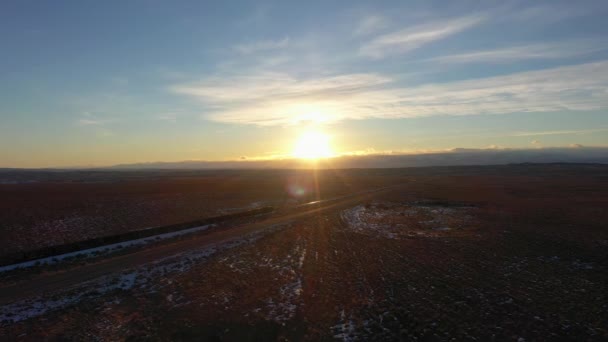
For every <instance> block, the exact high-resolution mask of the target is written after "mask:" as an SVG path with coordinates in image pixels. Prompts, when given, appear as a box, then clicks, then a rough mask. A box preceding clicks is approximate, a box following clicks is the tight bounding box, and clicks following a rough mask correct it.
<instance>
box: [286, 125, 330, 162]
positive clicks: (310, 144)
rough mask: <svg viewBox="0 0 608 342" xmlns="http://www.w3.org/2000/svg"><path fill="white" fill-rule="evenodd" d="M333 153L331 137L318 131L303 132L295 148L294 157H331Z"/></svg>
mask: <svg viewBox="0 0 608 342" xmlns="http://www.w3.org/2000/svg"><path fill="white" fill-rule="evenodd" d="M333 155H334V153H333V151H332V148H331V145H330V137H329V136H328V135H327V134H325V133H321V132H317V131H309V132H306V133H304V134H302V135H301V136H300V138H299V139H298V141H297V142H296V145H295V147H294V150H293V156H294V157H296V158H303V159H318V158H329V157H332V156H333Z"/></svg>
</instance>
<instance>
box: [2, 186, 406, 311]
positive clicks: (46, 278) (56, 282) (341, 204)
mask: <svg viewBox="0 0 608 342" xmlns="http://www.w3.org/2000/svg"><path fill="white" fill-rule="evenodd" d="M400 186H401V185H396V186H393V187H386V188H382V189H376V190H371V191H366V192H363V193H357V194H353V195H349V196H345V197H342V198H340V199H334V200H327V201H321V202H318V203H315V204H311V205H309V206H307V207H300V209H299V210H301V211H300V212H288V213H284V214H282V215H280V216H274V217H270V218H267V219H265V220H263V221H261V222H256V223H251V224H245V225H240V226H235V227H230V228H223V229H220V230H217V231H213V230H211V231H209V233H207V234H204V235H193V236H191V237H189V238H186V239H183V240H178V241H176V242H174V243H171V244H165V245H158V246H150V247H149V248H146V249H142V250H138V251H134V252H132V253H129V254H125V255H119V256H114V257H112V256H109V257H108V258H104V259H102V260H100V261H97V262H94V263H90V264H86V265H83V266H78V267H73V268H70V269H68V270H65V271H59V272H55V273H49V274H40V275H36V276H33V277H32V278H30V279H27V280H23V281H20V282H18V283H16V284H11V285H8V286H4V287H0V305H5V304H8V303H11V302H16V301H19V300H23V299H27V298H30V297H34V296H40V295H51V294H54V293H57V292H61V291H65V290H68V289H70V288H72V287H74V286H76V285H80V284H82V283H84V282H87V281H90V280H93V279H96V278H100V277H103V276H107V275H111V274H115V273H119V272H121V271H123V270H127V269H131V268H135V267H138V266H142V265H145V264H148V263H151V262H154V261H156V260H159V259H163V258H167V257H171V256H174V255H178V254H181V253H184V252H188V251H192V250H197V249H203V248H208V247H213V246H216V245H221V244H223V243H227V242H230V241H234V240H238V239H239V238H242V237H243V236H245V235H247V234H250V233H254V232H259V231H263V230H265V229H268V228H270V227H273V226H276V225H279V224H286V223H289V222H291V221H293V220H296V219H301V218H304V217H308V216H312V215H318V214H321V213H324V212H327V211H332V210H341V209H346V208H349V207H351V206H353V205H356V204H358V203H360V202H361V201H366V200H370V199H372V198H374V197H375V196H377V195H379V194H382V193H385V192H387V191H390V190H394V189H395V188H397V187H400Z"/></svg>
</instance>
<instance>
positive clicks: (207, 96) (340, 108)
mask: <svg viewBox="0 0 608 342" xmlns="http://www.w3.org/2000/svg"><path fill="white" fill-rule="evenodd" d="M172 90H173V91H174V92H176V93H179V94H184V95H189V96H192V97H195V98H197V99H198V100H200V101H201V102H202V103H203V104H204V106H205V108H206V110H205V112H206V114H205V117H206V118H208V119H211V120H215V121H220V122H227V123H244V124H257V125H284V124H293V123H297V122H299V121H302V120H307V118H308V119H310V118H312V119H313V120H314V118H315V117H319V118H321V117H322V118H324V120H325V121H328V122H335V121H340V120H346V119H366V118H385V119H386V118H411V117H424V116H435V115H474V114H501V113H513V112H543V111H560V110H591V109H599V108H605V107H608V96H607V94H608V61H602V62H596V63H588V64H579V65H574V66H564V67H558V68H552V69H546V70H540V71H528V72H520V73H515V74H511V75H506V76H496V77H488V78H481V79H473V80H465V81H455V82H448V83H438V84H427V85H422V86H416V87H404V86H402V85H400V83H399V82H398V80H395V79H392V78H391V77H388V76H383V75H381V74H377V73H368V74H345V75H337V76H332V77H322V78H314V79H300V78H296V77H293V76H290V75H288V74H279V73H266V74H253V75H250V76H239V77H214V78H209V79H206V80H203V81H201V82H199V83H197V84H182V85H176V86H174V87H172Z"/></svg>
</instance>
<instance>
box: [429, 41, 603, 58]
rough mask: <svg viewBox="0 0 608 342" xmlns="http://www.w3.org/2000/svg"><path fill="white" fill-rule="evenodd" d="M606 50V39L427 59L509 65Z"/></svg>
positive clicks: (524, 46) (564, 42)
mask: <svg viewBox="0 0 608 342" xmlns="http://www.w3.org/2000/svg"><path fill="white" fill-rule="evenodd" d="M604 50H608V40H606V39H584V40H574V41H573V40H571V41H563V42H556V43H537V44H527V45H519V46H512V47H507V48H500V49H495V50H484V51H474V52H467V53H462V54H455V55H447V56H439V57H434V58H431V59H429V61H432V62H441V63H490V64H491V63H510V62H514V61H518V60H529V59H559V58H571V57H577V56H584V55H589V54H592V53H595V52H599V51H604Z"/></svg>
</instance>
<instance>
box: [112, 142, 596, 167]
mask: <svg viewBox="0 0 608 342" xmlns="http://www.w3.org/2000/svg"><path fill="white" fill-rule="evenodd" d="M520 163H599V164H606V163H608V147H582V146H576V147H567V148H538V149H464V148H456V149H453V150H451V151H447V152H435V153H419V154H367V155H359V156H341V157H335V158H330V159H326V160H319V161H306V160H300V159H274V160H235V161H192V160H190V161H181V162H152V163H137V164H121V165H115V166H112V167H110V169H114V170H119V169H124V170H135V169H169V170H174V169H266V168H273V169H274V168H276V169H296V168H309V167H311V166H316V167H319V168H395V167H420V166H462V165H504V164H520Z"/></svg>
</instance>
